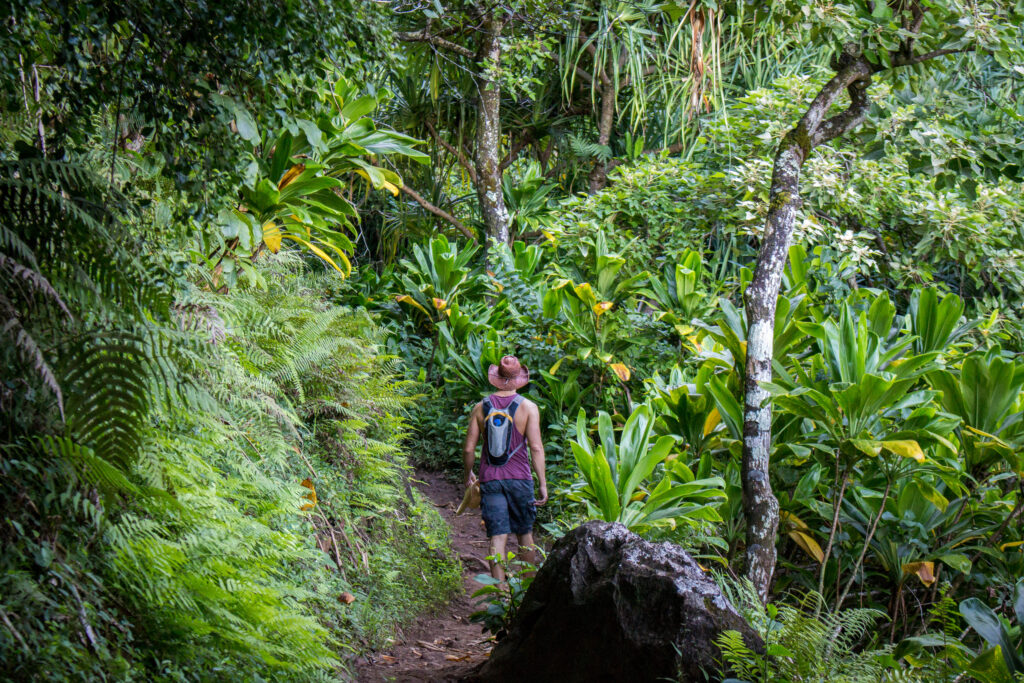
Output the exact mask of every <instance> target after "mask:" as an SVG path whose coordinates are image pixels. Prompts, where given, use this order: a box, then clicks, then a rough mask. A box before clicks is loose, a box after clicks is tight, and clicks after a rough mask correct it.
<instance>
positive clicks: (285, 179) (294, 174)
mask: <svg viewBox="0 0 1024 683" xmlns="http://www.w3.org/2000/svg"><path fill="white" fill-rule="evenodd" d="M305 170H306V165H305V164H295V165H294V166H292V167H291V168H289V169H288V171H287V172H286V173H285V174H284V175H283V176H281V182H279V183H278V184H277V189H278V190H283V189H284V188H285V186H286V185H287V184H288V183H290V182H291V181H293V180H295V179H296V178H298V177H299V175H300V174H301V173H302V172H303V171H305Z"/></svg>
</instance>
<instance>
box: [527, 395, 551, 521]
mask: <svg viewBox="0 0 1024 683" xmlns="http://www.w3.org/2000/svg"><path fill="white" fill-rule="evenodd" d="M526 408H527V410H529V413H528V414H527V420H526V443H527V444H528V445H529V446H530V460H531V461H533V471H534V472H536V473H537V485H538V487H539V488H540V497H539V498H537V500H536V503H535V504H536V505H543V504H544V503H546V502H548V482H547V479H546V478H545V473H544V442H543V441H542V440H541V436H540V408H538V407H537V404H536V403H534V402H533V401H530V402H529V403H528V404H527V405H526Z"/></svg>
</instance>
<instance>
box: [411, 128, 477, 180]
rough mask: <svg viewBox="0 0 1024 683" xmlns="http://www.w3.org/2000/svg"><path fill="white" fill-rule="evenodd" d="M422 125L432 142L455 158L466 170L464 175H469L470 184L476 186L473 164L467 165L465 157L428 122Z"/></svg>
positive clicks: (467, 161)
mask: <svg viewBox="0 0 1024 683" xmlns="http://www.w3.org/2000/svg"><path fill="white" fill-rule="evenodd" d="M424 125H426V127H427V130H428V131H429V132H430V135H431V137H433V138H434V140H436V141H437V144H439V145H441V146H442V147H444V148H445V149H446V150H448V153H449V154H451V155H452V156H453V157H455V159H456V160H458V162H459V166H462V168H464V169H465V170H466V173H468V174H469V180H470V182H472V183H473V184H474V185H476V169H475V168H474V167H473V164H471V163H469V160H468V159H467V158H466V155H465V154H463V153H462V152H461V151H460V150H458V149H456V148H455V147H454V146H453V145H452V144H451V143H450V142H448V141H447V140H445V139H444V138H442V137H441V135H440V134H439V133H438V132H437V129H436V128H434V124H432V123H431V122H430V121H424Z"/></svg>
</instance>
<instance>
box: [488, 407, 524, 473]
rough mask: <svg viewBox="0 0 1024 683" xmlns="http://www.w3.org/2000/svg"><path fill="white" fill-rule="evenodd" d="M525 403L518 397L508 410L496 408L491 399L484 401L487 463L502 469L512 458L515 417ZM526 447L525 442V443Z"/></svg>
mask: <svg viewBox="0 0 1024 683" xmlns="http://www.w3.org/2000/svg"><path fill="white" fill-rule="evenodd" d="M522 402H523V397H522V396H516V397H515V398H514V399H512V403H510V404H509V406H508V408H495V407H494V406H493V405H492V404H491V400H490V399H489V398H485V399H484V400H483V408H484V445H485V446H486V447H487V449H486V450H487V463H488V464H489V465H491V466H492V467H501V466H502V465H504V464H505V463H507V462H508V460H509V458H511V457H512V455H513V453H512V451H511V445H512V432H513V431H515V416H516V411H517V410H519V406H520V404H522ZM524 445H525V442H524Z"/></svg>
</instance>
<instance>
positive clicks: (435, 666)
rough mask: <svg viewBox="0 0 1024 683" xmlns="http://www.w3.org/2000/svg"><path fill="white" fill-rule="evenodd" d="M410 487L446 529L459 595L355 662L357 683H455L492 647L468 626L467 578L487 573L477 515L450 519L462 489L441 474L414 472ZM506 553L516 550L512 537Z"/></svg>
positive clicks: (473, 586)
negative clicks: (457, 567)
mask: <svg viewBox="0 0 1024 683" xmlns="http://www.w3.org/2000/svg"><path fill="white" fill-rule="evenodd" d="M413 485H414V486H415V487H416V488H418V489H419V490H420V491H421V492H422V493H423V494H424V495H425V496H426V497H427V499H429V500H430V501H431V502H433V503H434V505H435V506H436V508H437V511H438V512H439V513H440V514H441V516H442V517H443V518H444V520H445V521H446V522H447V523H448V525H449V526H450V527H451V536H450V538H451V544H452V549H453V550H454V551H455V552H456V553H457V554H458V556H459V559H460V561H461V562H462V588H463V590H462V592H461V593H460V594H458V595H456V596H455V597H454V598H453V599H452V600H451V601H450V602H448V603H447V604H440V605H438V606H437V608H436V610H435V611H434V612H433V613H431V614H425V615H423V616H421V617H419V618H418V619H416V620H414V621H412V622H410V623H409V624H408V625H407V626H405V627H404V628H402V629H401V630H400V632H399V633H398V634H397V635H396V638H395V644H394V645H393V646H392V647H391V648H389V649H386V650H381V651H379V652H373V653H370V654H368V655H365V656H363V657H360V658H359V660H358V662H357V664H356V671H355V673H356V680H358V681H366V682H372V683H377V682H383V681H458V680H461V679H462V678H463V677H464V676H465V675H466V674H467V673H468V672H469V671H471V670H472V669H474V668H475V667H476V666H478V665H479V664H480V663H481V662H483V661H484V660H485V659H486V658H487V656H488V655H489V654H490V651H491V647H492V646H493V641H492V640H491V639H490V637H488V635H487V634H484V633H483V632H482V631H481V629H480V625H479V624H474V623H472V622H470V621H469V615H470V614H472V613H473V612H475V611H476V609H477V608H476V605H475V600H474V599H472V598H470V596H471V595H472V594H473V593H474V592H475V591H476V590H477V589H478V588H480V584H478V583H477V582H476V581H474V580H473V577H475V576H476V575H477V574H482V573H487V562H486V560H485V559H484V558H485V557H486V556H487V550H488V549H487V537H486V536H485V535H484V529H483V522H482V520H481V519H480V510H478V509H477V510H468V511H466V512H464V513H463V514H462V515H460V516H458V517H456V516H455V510H456V508H457V507H458V504H459V502H460V501H461V500H462V489H461V488H460V487H459V486H458V485H457V484H454V483H452V482H451V481H449V480H447V479H446V478H445V476H444V475H443V474H440V473H436V472H425V471H422V470H420V471H417V472H416V475H415V477H414V478H413ZM508 549H509V550H515V549H516V547H515V537H514V536H513V537H511V538H510V539H509V548H508Z"/></svg>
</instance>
